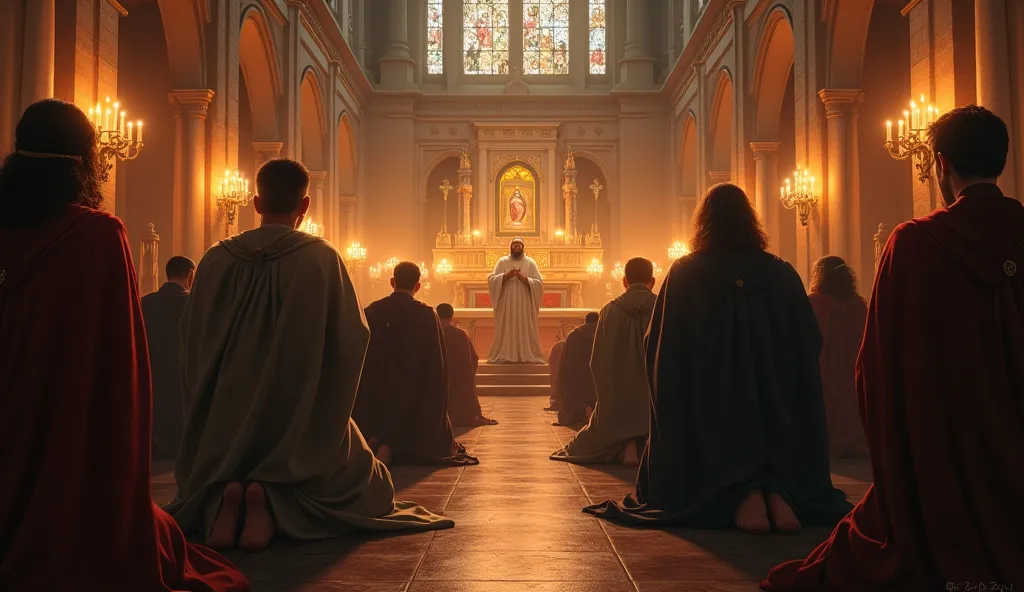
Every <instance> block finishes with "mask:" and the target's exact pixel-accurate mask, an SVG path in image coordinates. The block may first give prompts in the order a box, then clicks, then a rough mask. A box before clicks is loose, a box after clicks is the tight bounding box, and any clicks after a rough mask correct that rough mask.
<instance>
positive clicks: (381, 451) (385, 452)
mask: <svg viewBox="0 0 1024 592" xmlns="http://www.w3.org/2000/svg"><path fill="white" fill-rule="evenodd" d="M375 456H376V457H377V460H379V461H380V462H382V463H384V466H385V467H386V466H390V465H391V447H390V446H388V445H387V444H381V445H380V446H379V447H378V448H377V452H376V454H375Z"/></svg>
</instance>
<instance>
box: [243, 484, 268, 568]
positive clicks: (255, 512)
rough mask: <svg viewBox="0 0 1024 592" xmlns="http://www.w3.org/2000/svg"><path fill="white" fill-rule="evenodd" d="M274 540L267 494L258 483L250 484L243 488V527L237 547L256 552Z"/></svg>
mask: <svg viewBox="0 0 1024 592" xmlns="http://www.w3.org/2000/svg"><path fill="white" fill-rule="evenodd" d="M272 538H274V519H273V518H271V516H270V508H269V507H268V506H267V492H266V491H264V490H263V486H262V485H260V484H259V483H250V484H249V486H248V487H246V488H245V526H244V527H242V537H241V538H240V539H239V541H238V546H239V547H240V548H242V549H245V550H247V551H258V550H259V549H263V548H265V547H266V546H267V545H269V544H270V539H272Z"/></svg>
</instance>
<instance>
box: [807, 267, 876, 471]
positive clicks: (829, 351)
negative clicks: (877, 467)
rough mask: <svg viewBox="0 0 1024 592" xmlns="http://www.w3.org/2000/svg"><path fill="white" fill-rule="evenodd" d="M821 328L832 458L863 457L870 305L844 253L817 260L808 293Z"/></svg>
mask: <svg viewBox="0 0 1024 592" xmlns="http://www.w3.org/2000/svg"><path fill="white" fill-rule="evenodd" d="M807 298H808V299H809V300H810V301H811V308H813V309H814V317H815V318H816V319H818V327H819V328H820V329H821V337H822V346H821V358H820V360H821V387H822V392H823V393H824V395H825V419H826V422H827V424H828V453H829V457H830V458H864V457H866V456H867V454H868V445H867V441H866V440H865V439H864V426H863V425H861V422H860V411H859V410H858V408H857V393H856V389H855V388H854V384H853V374H854V366H856V363H857V352H858V351H860V342H861V339H862V338H863V337H864V319H865V318H866V317H867V314H868V305H867V303H866V302H864V299H863V298H861V297H860V294H858V293H857V277H856V276H855V275H854V273H853V270H852V269H850V266H848V265H847V264H846V262H845V261H843V259H842V257H836V256H835V255H828V256H825V257H822V258H821V259H818V260H817V261H816V262H815V263H814V268H813V269H812V270H811V292H810V294H808V295H807Z"/></svg>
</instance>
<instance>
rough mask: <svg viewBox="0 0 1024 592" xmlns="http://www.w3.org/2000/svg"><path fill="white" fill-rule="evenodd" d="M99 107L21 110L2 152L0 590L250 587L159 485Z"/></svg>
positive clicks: (125, 247) (53, 103)
mask: <svg viewBox="0 0 1024 592" xmlns="http://www.w3.org/2000/svg"><path fill="white" fill-rule="evenodd" d="M102 166H103V162H102V160H100V157H99V155H98V153H97V151H96V132H95V131H94V129H93V126H92V123H91V122H90V121H89V119H88V117H86V115H85V114H84V113H82V112H81V111H80V110H79V109H78V108H76V107H75V106H74V105H71V104H70V103H65V102H63V101H58V100H54V99H48V100H45V101H41V102H38V103H35V104H34V105H32V106H30V107H29V108H28V109H27V110H26V111H25V114H24V115H23V117H22V118H21V122H20V123H19V124H18V127H17V131H16V144H15V152H14V153H13V154H11V155H9V156H8V157H7V158H6V160H5V161H4V163H3V165H2V168H0V385H3V387H2V389H0V450H3V451H5V453H4V454H3V455H2V456H0V484H3V485H2V487H0V590H4V591H11V592H21V591H25V592H29V591H31V592H37V591H43V590H54V591H56V590H78V591H83V592H110V591H112V590H126V591H127V590H131V591H133V592H135V591H138V592H151V591H157V592H159V591H167V590H175V591H179V590H189V591H202V592H235V591H245V590H249V584H248V582H247V581H246V579H245V577H244V576H243V575H242V574H241V573H240V572H239V571H238V570H237V569H236V568H235V567H234V566H233V565H231V563H229V562H228V561H227V560H226V559H224V558H223V557H221V556H220V555H218V554H217V553H215V552H213V551H211V550H209V549H206V548H204V547H199V546H195V545H190V544H188V543H187V542H186V541H185V537H184V536H183V535H182V533H181V530H179V529H178V526H177V525H176V524H175V522H174V520H173V519H172V518H171V517H170V516H168V515H167V514H166V513H164V512H163V511H162V510H160V508H158V507H157V506H156V505H155V504H154V503H153V501H152V499H151V498H150V422H151V412H152V409H151V407H152V388H151V385H150V371H149V370H150V369H149V359H148V356H149V353H148V350H147V346H146V332H145V325H144V323H143V320H142V306H141V304H140V302H139V294H138V288H137V286H136V278H135V271H134V267H133V265H132V259H131V246H130V245H129V243H128V238H127V236H126V234H125V229H124V225H123V224H121V221H120V220H118V219H117V218H115V217H113V216H111V215H109V214H106V213H104V212H101V211H99V206H100V203H101V201H102V196H101V193H100V184H101V182H100V170H101V167H102Z"/></svg>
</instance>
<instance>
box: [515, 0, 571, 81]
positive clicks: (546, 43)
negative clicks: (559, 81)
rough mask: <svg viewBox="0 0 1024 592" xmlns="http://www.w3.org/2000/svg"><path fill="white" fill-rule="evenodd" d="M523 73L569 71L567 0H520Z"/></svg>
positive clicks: (558, 72) (559, 72) (566, 72)
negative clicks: (521, 8) (521, 9)
mask: <svg viewBox="0 0 1024 592" xmlns="http://www.w3.org/2000/svg"><path fill="white" fill-rule="evenodd" d="M523 73H524V74H568V73H569V0H523Z"/></svg>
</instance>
